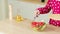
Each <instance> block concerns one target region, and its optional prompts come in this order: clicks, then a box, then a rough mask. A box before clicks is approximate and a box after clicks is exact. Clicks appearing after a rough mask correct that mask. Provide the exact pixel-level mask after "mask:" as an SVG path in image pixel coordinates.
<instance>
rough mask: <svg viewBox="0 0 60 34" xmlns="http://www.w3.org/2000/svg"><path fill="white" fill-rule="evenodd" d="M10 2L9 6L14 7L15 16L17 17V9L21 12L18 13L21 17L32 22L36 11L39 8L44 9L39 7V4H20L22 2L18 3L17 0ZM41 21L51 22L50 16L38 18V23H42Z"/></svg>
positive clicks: (10, 0)
mask: <svg viewBox="0 0 60 34" xmlns="http://www.w3.org/2000/svg"><path fill="white" fill-rule="evenodd" d="M8 2H9V4H12V5H13V16H16V15H17V9H18V10H19V11H18V13H19V14H20V15H22V16H23V17H25V18H28V19H31V20H33V12H34V10H35V9H36V8H38V7H44V6H42V5H39V4H32V3H27V2H20V1H16V0H9V1H8ZM50 13H51V12H50ZM50 13H49V14H50ZM41 20H45V22H48V20H49V18H48V14H45V15H40V16H39V17H38V18H37V21H41Z"/></svg>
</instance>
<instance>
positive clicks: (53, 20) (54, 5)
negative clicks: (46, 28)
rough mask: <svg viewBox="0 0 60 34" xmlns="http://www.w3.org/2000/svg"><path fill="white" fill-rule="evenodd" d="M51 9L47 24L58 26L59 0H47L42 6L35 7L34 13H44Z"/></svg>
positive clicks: (59, 17)
mask: <svg viewBox="0 0 60 34" xmlns="http://www.w3.org/2000/svg"><path fill="white" fill-rule="evenodd" d="M51 9H52V15H50V21H49V24H51V25H54V26H60V0H48V2H47V4H46V6H45V7H44V8H37V9H36V11H35V15H36V16H38V15H39V14H46V13H48V12H49V11H50V10H51Z"/></svg>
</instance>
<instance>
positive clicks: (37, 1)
mask: <svg viewBox="0 0 60 34" xmlns="http://www.w3.org/2000/svg"><path fill="white" fill-rule="evenodd" d="M18 1H23V2H30V3H34V4H46V2H47V0H46V1H45V2H41V1H40V0H18Z"/></svg>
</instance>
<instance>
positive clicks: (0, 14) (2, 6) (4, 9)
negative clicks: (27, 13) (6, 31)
mask: <svg viewBox="0 0 60 34" xmlns="http://www.w3.org/2000/svg"><path fill="white" fill-rule="evenodd" d="M7 15H8V2H7V0H0V20H4V19H6V18H7Z"/></svg>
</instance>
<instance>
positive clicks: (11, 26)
mask: <svg viewBox="0 0 60 34" xmlns="http://www.w3.org/2000/svg"><path fill="white" fill-rule="evenodd" d="M31 22H32V20H30V19H24V21H21V22H16V21H15V20H11V21H10V20H8V19H7V20H3V21H0V32H3V33H5V34H52V33H53V34H59V32H60V27H55V26H52V25H48V24H47V27H46V29H45V30H44V31H43V32H36V31H33V30H32V29H31V27H30V25H31Z"/></svg>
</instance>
